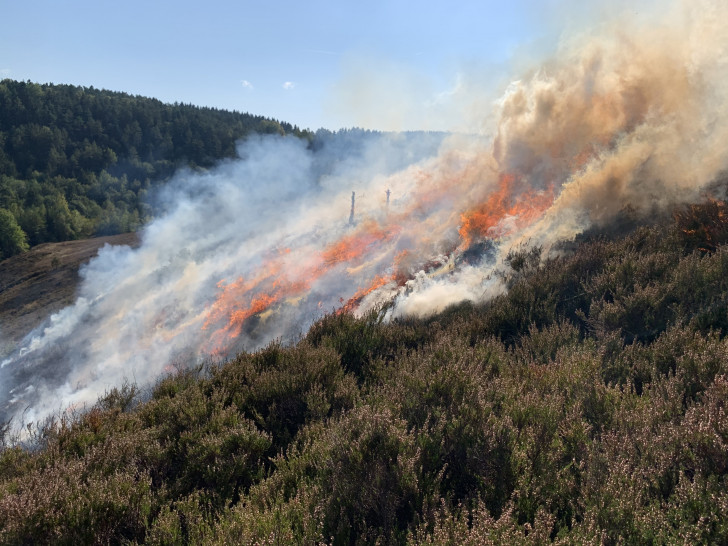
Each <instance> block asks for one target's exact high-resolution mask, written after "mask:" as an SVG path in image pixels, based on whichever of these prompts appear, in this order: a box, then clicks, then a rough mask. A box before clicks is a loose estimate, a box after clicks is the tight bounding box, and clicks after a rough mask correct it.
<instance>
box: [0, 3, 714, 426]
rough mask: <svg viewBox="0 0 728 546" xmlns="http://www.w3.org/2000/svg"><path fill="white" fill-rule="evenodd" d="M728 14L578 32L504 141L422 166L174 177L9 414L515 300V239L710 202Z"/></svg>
mask: <svg viewBox="0 0 728 546" xmlns="http://www.w3.org/2000/svg"><path fill="white" fill-rule="evenodd" d="M727 12H728V6H725V5H724V4H723V3H721V2H711V1H697V2H690V3H688V2H684V3H683V2H675V3H673V4H670V5H663V6H660V10H659V11H656V12H654V13H652V14H651V15H650V16H649V17H647V16H645V14H641V16H640V19H639V21H631V20H630V19H628V18H627V19H625V18H624V17H619V18H617V19H615V20H612V21H606V22H602V23H600V25H599V26H598V27H596V28H595V29H589V30H588V31H585V32H584V33H583V34H579V35H576V36H571V37H565V38H564V39H563V40H562V44H561V47H560V48H559V51H558V53H557V55H555V56H554V58H552V59H549V60H547V61H545V62H542V63H539V64H538V65H536V66H534V67H533V69H531V70H530V71H527V72H526V73H523V74H520V75H519V77H518V79H515V80H513V81H512V83H511V84H510V85H509V86H508V88H507V89H505V90H504V92H503V94H502V96H501V97H500V98H499V99H498V100H497V101H496V102H495V103H494V104H493V108H494V112H495V113H494V115H493V116H492V118H493V119H494V120H495V121H494V125H493V126H492V127H487V128H485V130H484V132H483V134H484V135H493V136H492V137H483V136H481V137H477V136H476V137H473V136H471V137H465V136H462V135H460V136H458V135H453V136H451V137H448V138H447V139H445V140H443V141H442V143H441V145H439V147H437V146H436V145H432V143H431V144H430V145H429V146H428V145H422V142H421V141H416V143H414V142H413V143H410V144H413V146H412V147H410V146H409V145H408V146H407V147H406V149H407V150H418V146H420V148H419V151H417V152H413V153H412V155H410V156H408V155H407V154H404V153H403V150H402V148H403V146H402V144H401V143H402V142H403V141H402V140H399V141H397V140H390V141H389V142H387V141H386V140H378V141H376V143H372V144H368V145H366V146H359V145H356V146H355V145H352V144H350V145H348V146H342V150H339V149H338V148H336V146H337V144H336V143H337V142H338V143H339V144H341V143H342V142H343V141H342V140H340V141H334V142H332V143H330V144H329V148H328V149H329V152H330V153H331V155H330V156H326V155H325V150H326V147H324V148H323V149H322V150H319V151H317V152H313V151H311V150H309V149H307V148H306V146H305V143H303V142H302V141H298V140H295V139H286V138H272V139H258V138H256V139H252V140H250V141H248V142H246V143H245V144H243V146H242V148H241V150H240V156H241V159H239V160H235V161H229V162H226V163H224V164H222V165H220V166H218V167H217V168H215V169H213V170H211V171H209V172H206V173H192V172H185V173H180V174H179V175H178V176H177V177H176V179H175V180H174V181H173V182H172V183H171V184H170V185H169V186H168V187H167V188H165V189H164V190H163V191H162V192H161V193H160V195H159V199H160V200H161V201H162V202H163V203H165V207H164V209H165V214H164V215H163V216H161V217H159V218H158V219H157V220H155V221H154V222H152V223H151V224H150V225H149V226H147V227H146V229H145V230H144V233H143V237H142V239H143V240H142V244H141V246H140V247H139V248H138V249H135V250H131V249H128V248H119V247H116V248H110V247H109V248H105V249H103V250H102V251H101V252H100V253H99V256H98V258H97V259H95V260H93V261H92V262H91V263H90V264H89V265H88V266H87V267H86V268H85V269H84V270H83V271H82V276H83V283H82V285H81V288H80V292H79V296H78V300H77V302H76V304H75V305H73V306H71V307H69V308H68V309H66V310H64V311H62V312H61V313H60V314H58V315H56V316H55V317H52V319H51V320H50V323H49V324H48V325H47V326H46V327H45V328H43V329H41V330H40V331H37V332H34V333H33V334H31V335H30V336H29V337H28V338H27V339H26V342H25V343H24V344H23V346H22V347H21V348H20V349H19V351H17V353H16V354H15V355H14V356H12V357H10V358H9V359H7V360H6V361H4V362H3V367H2V368H1V369H0V374H2V375H1V377H0V379H2V384H3V392H2V393H0V397H2V398H1V399H0V405H2V407H3V408H4V409H3V412H4V413H5V415H6V416H10V415H16V416H18V419H19V420H22V421H26V422H27V421H31V420H36V419H39V418H41V417H42V416H44V415H46V414H48V413H49V412H53V411H57V410H59V409H63V408H66V407H68V406H71V405H78V404H83V403H93V402H94V401H95V399H96V397H97V396H98V394H100V393H102V392H103V391H104V390H105V389H107V388H109V387H112V386H114V385H117V384H119V383H120V382H121V381H122V380H123V379H129V380H132V381H135V382H137V383H148V382H151V381H153V380H154V379H155V378H156V377H158V376H159V375H160V374H162V373H164V371H165V368H166V367H169V366H170V365H171V364H172V363H174V362H175V361H180V360H187V361H189V360H190V359H195V358H204V355H213V357H216V358H221V357H224V356H225V355H227V354H230V353H231V352H234V351H235V350H240V349H247V350H253V349H256V348H258V347H261V346H263V345H265V344H266V343H268V342H269V341H270V340H272V339H276V338H282V339H284V340H293V339H295V337H296V336H297V335H298V334H300V333H303V332H305V330H306V329H307V328H308V326H309V325H310V324H311V323H312V322H313V321H314V320H315V319H316V318H317V317H319V316H321V314H323V313H324V312H330V311H331V310H335V309H345V310H347V311H349V312H354V313H357V312H363V311H365V310H367V309H370V308H371V307H372V306H374V305H377V304H378V303H381V302H385V301H387V302H390V303H391V307H390V310H389V315H388V316H389V318H395V317H398V316H402V315H406V314H415V315H428V314H431V313H434V312H437V311H439V310H442V309H443V308H444V307H445V306H447V305H449V304H451V303H455V302H457V301H462V300H464V299H465V300H474V301H482V300H484V299H487V298H489V297H492V295H494V294H497V293H500V292H501V291H502V290H504V287H503V286H502V285H501V284H500V282H499V281H498V277H497V276H493V275H492V274H491V273H492V272H493V270H494V268H498V267H504V265H503V261H504V257H505V255H506V254H507V252H508V251H509V250H510V249H511V248H513V247H520V248H524V247H528V246H529V245H539V246H541V247H543V248H545V249H546V252H547V253H548V251H549V249H551V248H554V247H555V245H557V244H558V243H561V242H564V241H568V240H572V239H573V238H574V237H575V236H576V235H578V234H579V233H581V232H583V231H584V230H585V229H588V228H591V227H594V226H597V227H598V226H608V225H609V224H610V222H612V221H613V219H614V218H615V216H617V215H618V214H619V213H620V211H622V210H624V209H625V208H626V207H629V208H630V209H631V210H633V211H634V214H636V215H638V216H639V215H640V214H641V215H644V216H646V215H649V214H650V213H651V212H653V211H654V210H655V209H656V208H657V209H659V208H669V207H671V206H674V205H675V204H677V203H681V202H688V201H694V200H697V199H699V198H700V196H701V192H702V190H703V189H704V188H705V187H706V185H707V184H709V183H711V181H713V180H714V179H715V178H716V177H717V176H718V175H719V173H720V172H721V171H722V170H724V169H725V168H726V166H727V165H728V145H726V142H728V138H726V137H728V134H726V132H728V123H726V114H727V113H728V85H727V82H728V60H727V59H728V55H726V52H727V51H728V49H727V46H728V39H727V38H726V36H728V35H726V33H725V32H723V29H722V28H721V26H722V25H721V21H726V20H728V13H727ZM455 99H457V97H455ZM391 138H396V137H391ZM395 144H396V145H395ZM437 144H440V143H439V141H437ZM333 149H336V153H333V152H331V150H333ZM435 149H437V151H436V153H435V151H434V150H435ZM351 150H356V153H354V154H353V155H347V154H348V153H350V151H351ZM403 157H405V158H406V160H403V159H402V158H403ZM387 190H389V192H390V193H389V195H387V193H386V191H387ZM352 191H355V192H356V202H355V211H354V217H353V221H352V222H349V216H350V205H351V192H352ZM486 242H487V244H485V243H486ZM477 245H484V246H483V247H482V248H484V249H487V252H482V253H477V252H473V250H472V249H474V248H477ZM474 256H475V257H474ZM464 257H465V258H464ZM466 258H467V259H466ZM49 351H51V352H49Z"/></svg>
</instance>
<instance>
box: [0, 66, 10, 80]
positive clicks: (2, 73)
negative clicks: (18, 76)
mask: <svg viewBox="0 0 728 546" xmlns="http://www.w3.org/2000/svg"><path fill="white" fill-rule="evenodd" d="M11 72H12V70H10V69H9V68H0V78H8V77H9V76H10V74H11Z"/></svg>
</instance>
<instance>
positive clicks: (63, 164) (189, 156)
mask: <svg viewBox="0 0 728 546" xmlns="http://www.w3.org/2000/svg"><path fill="white" fill-rule="evenodd" d="M253 133H255V134H278V135H293V136H295V137H300V138H303V139H308V140H309V142H310V141H311V140H312V138H313V133H311V132H310V131H307V130H301V129H299V128H298V127H296V126H293V125H291V124H289V123H286V122H282V121H277V120H274V119H268V118H265V117H263V116H255V115H251V114H247V113H239V112H229V111H226V110H219V109H215V108H202V107H197V106H193V105H188V104H178V103H175V104H165V103H163V102H161V101H159V100H156V99H151V98H145V97H141V96H133V95H129V94H127V93H120V92H112V91H106V90H100V89H94V88H93V87H79V86H74V85H54V84H42V85H41V84H37V83H32V82H20V81H14V80H9V79H5V80H2V81H0V259H3V258H7V257H9V256H12V255H15V254H17V253H19V252H22V251H24V250H26V249H27V248H28V247H29V246H35V245H38V244H40V243H45V242H60V241H67V240H73V239H79V238H86V237H91V236H101V235H114V234H117V233H126V232H129V231H135V230H136V229H138V228H139V227H140V226H141V225H143V224H144V223H145V222H146V221H147V220H148V219H149V217H150V215H151V214H152V212H153V211H151V210H150V208H149V203H148V200H147V194H148V192H149V191H150V189H152V188H153V187H154V186H155V185H158V184H161V183H163V182H165V181H166V180H168V179H169V178H170V176H172V174H173V173H174V172H175V171H177V170H178V169H179V168H181V167H189V168H193V169H198V168H209V167H211V166H213V165H215V164H216V163H217V162H219V161H220V160H223V159H225V158H233V157H235V156H236V142H237V141H239V140H240V139H244V138H245V137H247V136H249V135H251V134H253Z"/></svg>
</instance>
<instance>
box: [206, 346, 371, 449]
mask: <svg viewBox="0 0 728 546" xmlns="http://www.w3.org/2000/svg"><path fill="white" fill-rule="evenodd" d="M209 386H210V388H211V389H213V390H214V391H216V392H224V393H226V394H225V396H224V404H225V405H228V404H231V405H232V406H234V407H236V408H237V410H238V411H240V412H241V413H242V414H244V415H246V416H248V418H250V419H252V420H253V421H254V422H255V423H256V425H257V426H258V427H259V428H261V429H262V430H264V431H266V432H267V433H268V434H269V435H270V437H271V441H272V446H273V448H274V452H277V451H278V450H280V449H282V448H285V446H287V445H288V443H289V442H290V441H291V439H292V438H293V437H294V436H295V435H296V433H297V431H298V430H299V428H300V427H301V426H303V424H304V423H306V422H309V421H312V420H313V421H315V420H320V419H324V418H326V417H330V416H332V415H335V414H338V413H341V412H342V411H345V410H348V409H350V408H352V407H353V406H354V405H355V403H356V401H357V399H358V396H359V391H358V388H357V386H356V382H355V380H354V378H353V376H351V375H349V374H347V373H346V372H345V370H344V369H343V367H342V364H341V363H340V356H339V354H338V353H337V352H336V351H335V350H334V349H333V348H331V347H326V346H323V347H315V346H311V345H309V344H308V343H306V342H305V341H302V342H300V343H298V344H297V345H296V346H294V347H282V346H280V344H277V343H273V344H271V345H270V346H268V347H267V348H265V349H263V350H261V351H259V352H257V353H254V354H241V355H239V356H238V357H237V358H236V359H234V360H233V361H231V362H228V363H227V364H226V365H225V366H222V367H219V368H215V369H213V370H212V373H211V377H210V383H209Z"/></svg>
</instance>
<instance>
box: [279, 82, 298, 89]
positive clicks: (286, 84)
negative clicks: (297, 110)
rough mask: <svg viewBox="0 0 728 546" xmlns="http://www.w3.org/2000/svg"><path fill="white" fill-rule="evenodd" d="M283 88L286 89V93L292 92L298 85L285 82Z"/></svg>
mask: <svg viewBox="0 0 728 546" xmlns="http://www.w3.org/2000/svg"><path fill="white" fill-rule="evenodd" d="M281 87H283V89H285V90H286V91H290V90H291V89H293V88H294V87H296V83H295V82H284V83H283V85H282V86H281Z"/></svg>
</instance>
